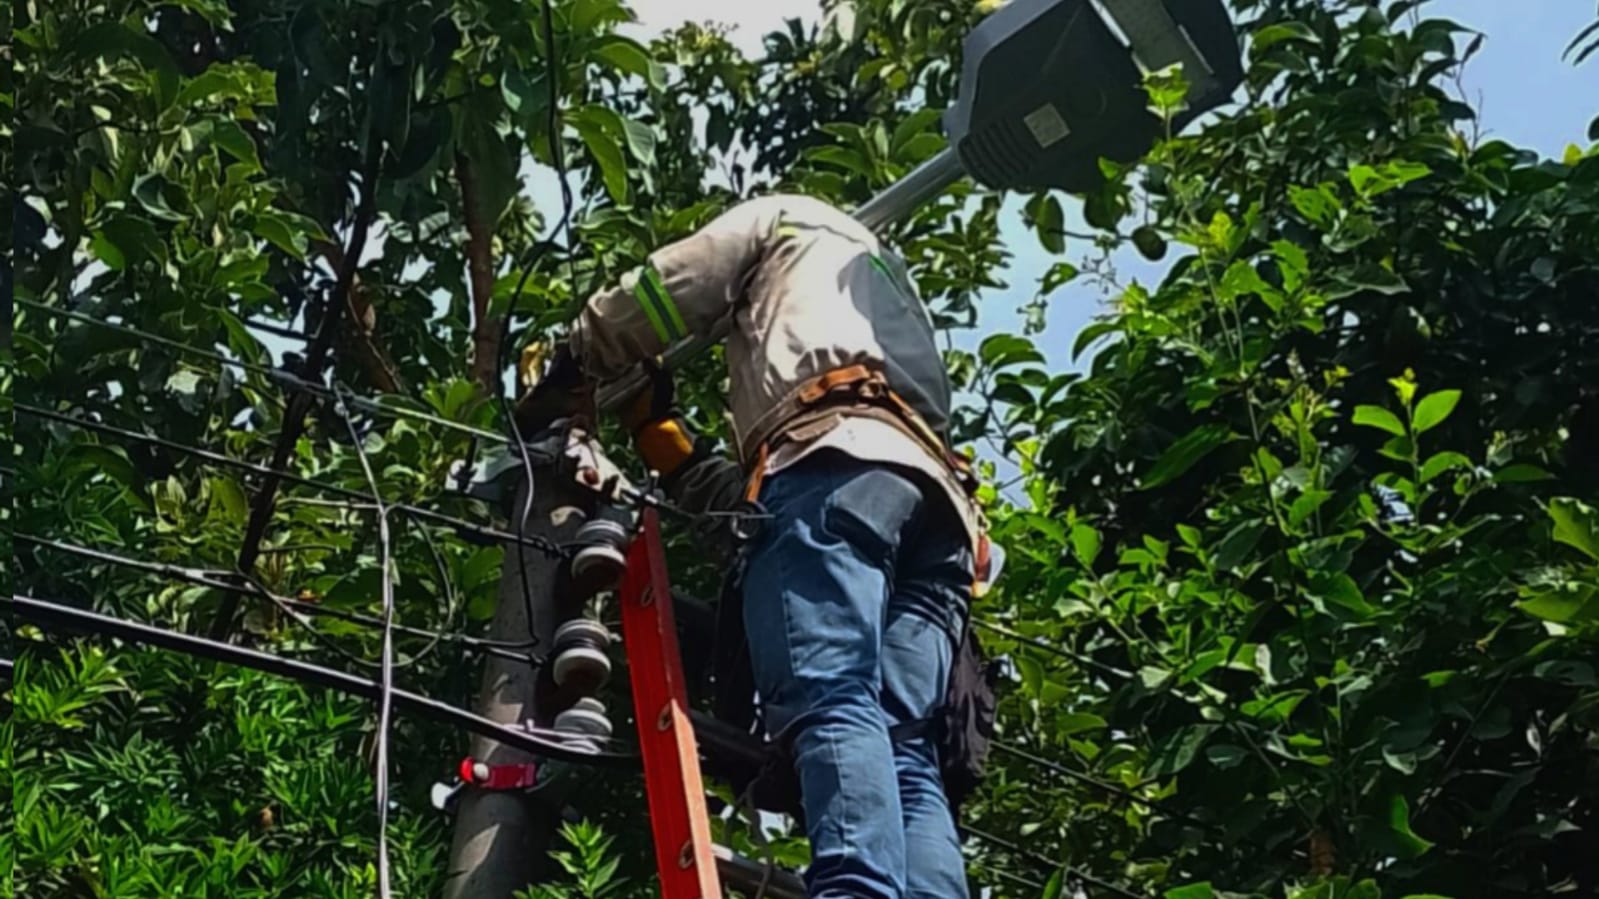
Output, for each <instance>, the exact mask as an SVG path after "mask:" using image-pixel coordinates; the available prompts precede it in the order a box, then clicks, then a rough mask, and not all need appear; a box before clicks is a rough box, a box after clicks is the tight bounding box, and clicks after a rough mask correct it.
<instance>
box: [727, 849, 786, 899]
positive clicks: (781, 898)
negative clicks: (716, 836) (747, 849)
mask: <svg viewBox="0 0 1599 899" xmlns="http://www.w3.org/2000/svg"><path fill="white" fill-rule="evenodd" d="M713 851H714V852H715V853H716V870H717V871H718V872H720V873H721V875H722V886H723V888H724V889H735V890H738V891H739V892H741V893H743V894H744V895H746V896H754V895H755V893H756V891H757V890H759V889H760V887H761V880H762V879H764V878H765V877H766V865H764V864H762V863H760V862H758V861H755V860H753V859H748V858H745V857H744V856H742V855H736V854H734V852H733V850H731V849H729V848H727V847H726V846H717V847H716V848H715V850H713ZM766 897H767V899H805V882H804V881H803V880H800V878H799V875H797V874H795V873H794V872H792V871H784V870H782V869H781V868H779V869H778V870H776V871H773V872H772V880H771V883H768V884H767V885H766Z"/></svg>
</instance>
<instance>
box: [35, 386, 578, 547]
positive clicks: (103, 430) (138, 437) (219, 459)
mask: <svg viewBox="0 0 1599 899" xmlns="http://www.w3.org/2000/svg"><path fill="white" fill-rule="evenodd" d="M15 410H16V412H17V413H18V414H20V415H22V416H25V417H29V418H39V419H44V420H47V421H53V422H57V423H58V424H64V425H67V426H69V427H74V428H79V429H82V430H86V431H93V432H95V433H99V434H105V435H107V436H111V437H117V438H119V439H122V440H129V441H133V442H136V443H142V444H145V445H147V446H158V447H161V448H163V449H167V450H171V451H172V452H175V453H181V454H183V455H186V456H190V457H192V458H196V459H201V460H204V461H207V462H211V463H213V464H215V465H220V466H225V467H228V468H233V469H236V470H238V471H243V472H247V473H249V474H254V475H260V476H262V477H267V476H273V477H277V478H279V479H281V480H283V481H287V482H288V483H290V484H295V485H298V486H301V487H306V488H309V489H312V490H319V491H321V492H323V493H327V494H330V495H333V496H338V497H341V498H343V499H348V500H353V501H355V502H360V503H364V502H366V501H367V500H368V498H369V497H367V495H366V494H364V493H361V492H360V491H358V490H351V489H349V488H347V487H340V486H338V485H336V484H328V483H326V482H323V481H317V480H313V479H311V478H306V477H301V476H300V475H295V474H290V473H287V472H278V471H273V470H272V469H271V468H269V467H267V466H265V465H258V464H256V463H254V462H246V461H244V460H243V459H235V458H233V457H232V456H227V455H224V454H222V453H219V452H216V451H215V450H208V449H205V448H204V447H197V446H189V445H188V444H184V443H178V442H176V441H172V440H167V439H165V438H162V437H157V436H155V435H153V434H145V433H142V432H139V431H131V430H128V429H127V428H119V427H117V426H115V425H108V424H105V423H103V422H97V421H91V420H89V419H86V418H80V417H78V416H75V415H67V414H65V413H61V412H53V411H51V410H49V409H41V408H39V407H37V406H31V405H29V404H27V403H17V404H16V405H15ZM393 508H394V510H395V511H398V512H401V513H404V514H406V515H410V516H412V517H414V518H420V519H423V520H427V521H432V522H435V523H437V524H440V525H443V526H446V527H449V528H451V529H452V530H454V531H456V532H457V533H459V534H461V535H462V536H465V537H469V538H475V540H474V542H477V543H482V544H487V543H518V544H525V545H526V546H529V547H531V548H533V549H536V550H538V551H540V552H542V553H544V554H545V555H548V556H551V557H553V558H567V557H569V556H571V555H572V554H573V553H575V552H576V549H575V547H565V546H562V545H561V544H559V543H556V542H554V541H552V540H548V539H545V538H543V537H519V536H518V535H516V534H512V533H510V532H508V531H502V530H499V529H497V528H486V527H481V526H479V525H475V524H472V523H470V522H467V521H463V520H461V519H459V518H455V517H453V516H450V515H446V514H444V513H442V512H435V511H433V510H431V509H425V508H422V507H420V506H415V505H411V504H408V503H396V504H394V506H393Z"/></svg>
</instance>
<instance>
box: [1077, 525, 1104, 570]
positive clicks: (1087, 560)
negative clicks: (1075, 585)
mask: <svg viewBox="0 0 1599 899" xmlns="http://www.w3.org/2000/svg"><path fill="white" fill-rule="evenodd" d="M1071 536H1072V552H1073V553H1074V554H1075V555H1076V556H1077V561H1079V562H1081V563H1083V565H1085V566H1088V567H1093V564H1094V561H1095V560H1096V559H1098V558H1099V546H1100V539H1099V531H1096V530H1094V529H1093V528H1091V527H1089V526H1088V525H1086V524H1076V525H1073V526H1072V535H1071Z"/></svg>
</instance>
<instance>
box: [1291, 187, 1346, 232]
mask: <svg viewBox="0 0 1599 899" xmlns="http://www.w3.org/2000/svg"><path fill="white" fill-rule="evenodd" d="M1288 199H1289V202H1291V203H1293V204H1294V208H1295V209H1297V210H1299V214H1300V215H1302V216H1304V217H1305V218H1306V219H1309V220H1310V221H1311V222H1312V223H1313V224H1317V225H1320V226H1322V227H1323V228H1326V227H1328V226H1330V225H1331V224H1332V222H1333V219H1334V218H1336V217H1337V216H1338V214H1339V213H1341V212H1343V209H1344V205H1343V204H1342V203H1340V202H1338V196H1337V195H1336V194H1334V193H1333V192H1332V189H1331V188H1330V187H1328V186H1327V185H1325V184H1324V185H1321V186H1319V187H1315V188H1307V187H1299V186H1297V185H1294V186H1290V187H1289V188H1288Z"/></svg>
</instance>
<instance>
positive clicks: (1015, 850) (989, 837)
mask: <svg viewBox="0 0 1599 899" xmlns="http://www.w3.org/2000/svg"><path fill="white" fill-rule="evenodd" d="M962 830H964V831H966V833H967V834H969V835H971V836H973V837H975V838H977V839H978V840H980V841H982V842H984V843H988V844H990V845H992V846H996V847H998V848H1000V849H1002V850H1004V851H1006V852H1008V853H1010V854H1011V855H1014V856H1016V857H1018V858H1024V859H1027V860H1028V861H1030V862H1032V863H1034V864H1036V865H1038V866H1040V867H1042V868H1046V869H1048V870H1050V871H1065V872H1066V874H1067V876H1069V877H1073V878H1075V879H1077V880H1080V881H1082V882H1083V883H1086V884H1089V885H1090V886H1094V887H1098V888H1099V889H1102V890H1105V891H1106V892H1110V893H1114V894H1116V895H1117V896H1121V897H1123V899H1149V896H1147V895H1145V894H1143V893H1135V892H1133V891H1132V890H1129V889H1127V888H1126V887H1124V886H1121V885H1119V884H1114V883H1111V882H1110V881H1108V880H1102V879H1100V878H1098V877H1095V876H1094V875H1092V874H1090V873H1088V872H1087V871H1084V870H1083V869H1081V868H1074V867H1072V866H1071V865H1063V864H1061V863H1060V862H1057V861H1055V860H1054V859H1051V858H1049V857H1048V856H1044V855H1040V854H1038V853H1036V852H1033V851H1032V850H1030V849H1024V848H1022V847H1021V846H1019V845H1017V844H1016V843H1014V842H1011V841H1010V840H1007V839H1005V838H1004V837H1001V836H996V835H995V834H992V833H989V832H987V831H984V830H979V829H978V828H975V827H970V826H966V827H963V828H962Z"/></svg>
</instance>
